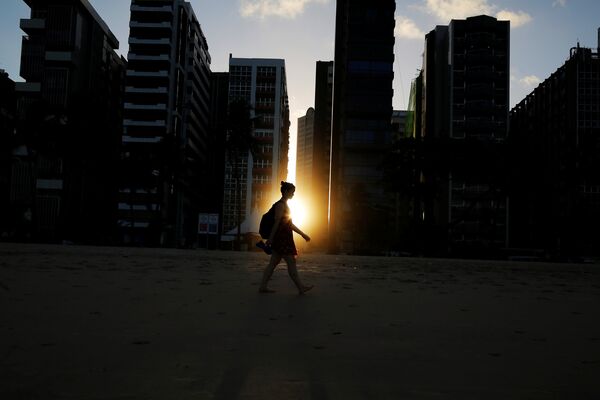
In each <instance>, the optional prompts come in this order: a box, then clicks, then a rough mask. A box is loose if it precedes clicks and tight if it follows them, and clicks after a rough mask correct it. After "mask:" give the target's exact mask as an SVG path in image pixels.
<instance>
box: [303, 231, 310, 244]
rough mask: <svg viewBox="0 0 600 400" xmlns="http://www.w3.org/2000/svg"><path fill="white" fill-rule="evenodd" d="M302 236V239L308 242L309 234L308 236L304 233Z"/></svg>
mask: <svg viewBox="0 0 600 400" xmlns="http://www.w3.org/2000/svg"><path fill="white" fill-rule="evenodd" d="M302 237H303V238H304V240H306V241H307V242H310V236H308V235H307V234H306V233H304V234H302Z"/></svg>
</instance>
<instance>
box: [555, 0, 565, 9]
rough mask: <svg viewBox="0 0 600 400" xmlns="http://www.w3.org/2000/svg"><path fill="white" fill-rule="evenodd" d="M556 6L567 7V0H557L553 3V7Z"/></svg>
mask: <svg viewBox="0 0 600 400" xmlns="http://www.w3.org/2000/svg"><path fill="white" fill-rule="evenodd" d="M556 6H561V7H566V6H567V0H555V1H554V3H552V7H556Z"/></svg>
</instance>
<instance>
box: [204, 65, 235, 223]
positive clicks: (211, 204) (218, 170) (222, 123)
mask: <svg viewBox="0 0 600 400" xmlns="http://www.w3.org/2000/svg"><path fill="white" fill-rule="evenodd" d="M210 93H211V94H210V136H209V146H208V147H209V149H211V151H210V152H209V154H208V160H209V166H208V171H209V176H210V178H209V181H208V183H207V185H208V186H207V187H208V192H209V193H210V197H208V198H207V199H205V200H206V201H203V202H202V209H201V212H203V213H212V214H219V215H221V212H222V211H223V190H224V186H223V185H224V184H225V140H226V137H227V108H228V104H229V73H228V72H213V73H211V84H210ZM217 229H218V234H221V224H219V226H218V228H217Z"/></svg>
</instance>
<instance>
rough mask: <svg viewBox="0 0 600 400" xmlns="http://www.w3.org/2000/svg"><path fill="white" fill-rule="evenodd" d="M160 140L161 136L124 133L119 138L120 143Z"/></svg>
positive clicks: (156, 141) (154, 141) (157, 141)
mask: <svg viewBox="0 0 600 400" xmlns="http://www.w3.org/2000/svg"><path fill="white" fill-rule="evenodd" d="M161 140H162V136H152V137H139V136H127V135H124V136H123V137H122V138H121V142H122V143H159V142H160V141H161Z"/></svg>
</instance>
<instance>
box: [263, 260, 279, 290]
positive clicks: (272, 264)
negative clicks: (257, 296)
mask: <svg viewBox="0 0 600 400" xmlns="http://www.w3.org/2000/svg"><path fill="white" fill-rule="evenodd" d="M280 261H281V256H280V255H279V254H277V253H275V252H274V253H273V254H271V259H270V260H269V265H267V268H265V272H263V277H262V282H261V283H260V287H259V289H258V291H259V292H261V293H270V292H272V290H269V289H267V284H268V283H269V279H271V275H273V271H275V267H277V264H279V262H280Z"/></svg>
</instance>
